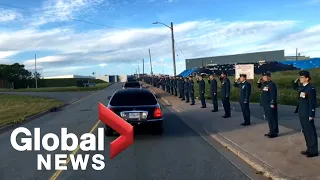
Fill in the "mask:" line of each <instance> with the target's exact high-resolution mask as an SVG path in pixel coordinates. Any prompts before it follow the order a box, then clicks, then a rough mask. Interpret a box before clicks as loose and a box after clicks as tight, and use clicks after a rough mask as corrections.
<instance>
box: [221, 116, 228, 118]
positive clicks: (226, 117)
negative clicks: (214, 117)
mask: <svg viewBox="0 0 320 180" xmlns="http://www.w3.org/2000/svg"><path fill="white" fill-rule="evenodd" d="M222 117H223V118H229V117H230V116H222Z"/></svg>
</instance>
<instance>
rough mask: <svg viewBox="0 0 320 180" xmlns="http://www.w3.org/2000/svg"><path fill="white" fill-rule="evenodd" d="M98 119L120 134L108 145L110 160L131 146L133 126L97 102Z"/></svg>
mask: <svg viewBox="0 0 320 180" xmlns="http://www.w3.org/2000/svg"><path fill="white" fill-rule="evenodd" d="M99 119H100V121H102V122H103V123H104V124H106V125H108V126H109V127H111V128H112V129H113V130H115V131H116V132H118V133H119V134H120V137H118V138H117V139H116V140H114V141H112V142H111V143H110V159H112V158H114V157H115V156H116V155H118V154H119V153H120V152H122V151H123V150H125V149H126V148H128V147H129V146H130V145H131V144H133V126H132V125H131V124H129V123H127V122H126V121H125V120H123V119H122V118H121V117H119V116H118V115H117V114H115V113H114V112H112V111H111V110H110V109H108V108H107V107H105V106H104V105H103V104H101V103H100V102H99Z"/></svg>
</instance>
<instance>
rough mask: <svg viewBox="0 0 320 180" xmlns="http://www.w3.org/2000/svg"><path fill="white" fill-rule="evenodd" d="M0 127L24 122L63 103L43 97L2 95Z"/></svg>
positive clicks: (0, 95)
mask: <svg viewBox="0 0 320 180" xmlns="http://www.w3.org/2000/svg"><path fill="white" fill-rule="evenodd" d="M0 99H1V100H0V127H1V126H5V125H9V124H14V123H18V122H21V121H24V120H25V118H26V117H27V116H30V115H34V114H37V113H40V112H43V111H46V110H49V109H50V108H52V107H55V106H59V105H62V104H63V102H61V101H58V100H55V99H48V98H43V97H32V96H22V95H9V94H0Z"/></svg>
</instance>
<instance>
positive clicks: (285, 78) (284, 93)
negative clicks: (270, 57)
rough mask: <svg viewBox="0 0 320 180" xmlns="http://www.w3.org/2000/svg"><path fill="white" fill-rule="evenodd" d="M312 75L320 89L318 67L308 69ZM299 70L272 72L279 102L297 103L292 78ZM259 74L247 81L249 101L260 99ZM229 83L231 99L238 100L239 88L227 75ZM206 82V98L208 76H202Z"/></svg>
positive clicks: (232, 78) (319, 71) (197, 89)
mask: <svg viewBox="0 0 320 180" xmlns="http://www.w3.org/2000/svg"><path fill="white" fill-rule="evenodd" d="M310 72H311V76H312V83H313V84H314V85H315V86H316V87H317V89H320V69H319V68H318V69H313V70H311V71H310ZM298 73H299V71H286V72H277V73H272V80H273V81H274V82H275V83H276V84H277V86H278V101H279V104H283V105H297V96H298V93H297V92H296V91H294V90H293V89H292V87H293V86H292V80H295V79H296V78H298V77H299V75H298ZM259 78H260V76H255V79H254V80H250V81H249V82H250V83H251V85H252V94H251V102H259V100H260V89H259V88H258V87H257V84H256V82H257V80H258V79H259ZM229 79H230V83H231V95H230V99H231V101H238V99H239V89H237V88H235V87H233V83H234V80H235V78H234V76H229ZM204 80H205V82H206V94H205V97H206V98H207V99H211V97H210V84H208V78H204ZM216 80H217V81H218V86H219V88H218V98H219V99H220V85H221V83H220V81H219V80H218V78H217V77H216ZM195 96H196V97H199V86H198V85H197V84H196V85H195ZM317 102H318V106H319V105H320V97H318V98H317Z"/></svg>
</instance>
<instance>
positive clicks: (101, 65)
mask: <svg viewBox="0 0 320 180" xmlns="http://www.w3.org/2000/svg"><path fill="white" fill-rule="evenodd" d="M99 66H100V67H105V66H108V64H106V63H101V64H99Z"/></svg>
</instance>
